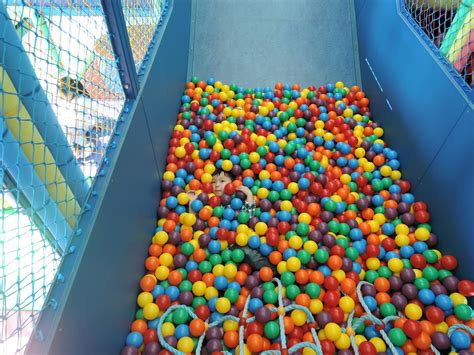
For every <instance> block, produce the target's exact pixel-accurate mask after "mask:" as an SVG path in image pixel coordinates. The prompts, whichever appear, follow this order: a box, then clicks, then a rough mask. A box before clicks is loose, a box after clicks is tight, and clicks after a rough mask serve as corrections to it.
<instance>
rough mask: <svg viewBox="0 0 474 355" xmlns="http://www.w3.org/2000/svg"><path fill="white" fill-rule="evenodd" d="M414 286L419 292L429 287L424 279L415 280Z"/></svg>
mask: <svg viewBox="0 0 474 355" xmlns="http://www.w3.org/2000/svg"><path fill="white" fill-rule="evenodd" d="M414 284H415V286H416V288H417V289H419V290H424V289H425V288H429V287H430V282H429V281H428V280H427V279H425V278H424V277H419V278H417V279H416V280H415V282H414Z"/></svg>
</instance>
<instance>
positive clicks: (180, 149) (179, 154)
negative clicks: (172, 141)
mask: <svg viewBox="0 0 474 355" xmlns="http://www.w3.org/2000/svg"><path fill="white" fill-rule="evenodd" d="M174 155H176V157H178V158H184V157H185V156H186V149H184V147H176V149H175V150H174Z"/></svg>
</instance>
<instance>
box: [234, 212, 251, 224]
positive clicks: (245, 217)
mask: <svg viewBox="0 0 474 355" xmlns="http://www.w3.org/2000/svg"><path fill="white" fill-rule="evenodd" d="M237 220H238V221H239V223H240V224H247V222H248V221H249V220H250V213H248V212H247V211H242V212H240V213H239V215H238V216H237Z"/></svg>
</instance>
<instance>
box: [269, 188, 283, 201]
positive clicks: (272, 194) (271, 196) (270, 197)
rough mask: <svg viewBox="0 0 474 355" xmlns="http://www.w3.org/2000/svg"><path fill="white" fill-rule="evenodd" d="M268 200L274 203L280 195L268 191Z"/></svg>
mask: <svg viewBox="0 0 474 355" xmlns="http://www.w3.org/2000/svg"><path fill="white" fill-rule="evenodd" d="M268 199H269V200H270V201H271V202H276V201H278V200H279V199H280V194H279V193H278V192H276V191H273V190H272V191H270V193H269V194H268Z"/></svg>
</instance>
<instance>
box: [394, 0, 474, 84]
mask: <svg viewBox="0 0 474 355" xmlns="http://www.w3.org/2000/svg"><path fill="white" fill-rule="evenodd" d="M403 5H404V7H405V9H406V10H407V11H408V12H409V13H410V15H411V16H412V17H413V19H414V20H415V21H416V23H417V24H418V25H419V26H420V28H421V29H422V30H423V31H424V32H425V33H426V35H427V36H428V37H429V39H430V40H431V41H433V43H434V44H435V45H436V47H438V48H439V49H440V51H441V53H442V54H443V55H444V57H445V58H446V59H447V60H448V61H449V62H450V63H451V64H452V65H453V66H454V68H455V69H456V71H458V72H459V74H460V75H461V76H462V77H463V78H464V80H465V81H466V83H467V84H468V85H470V86H471V87H472V85H473V83H474V82H473V79H474V78H473V75H474V74H473V71H474V68H473V67H474V54H473V51H474V2H473V1H472V0H436V1H434V0H404V4H403Z"/></svg>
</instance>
